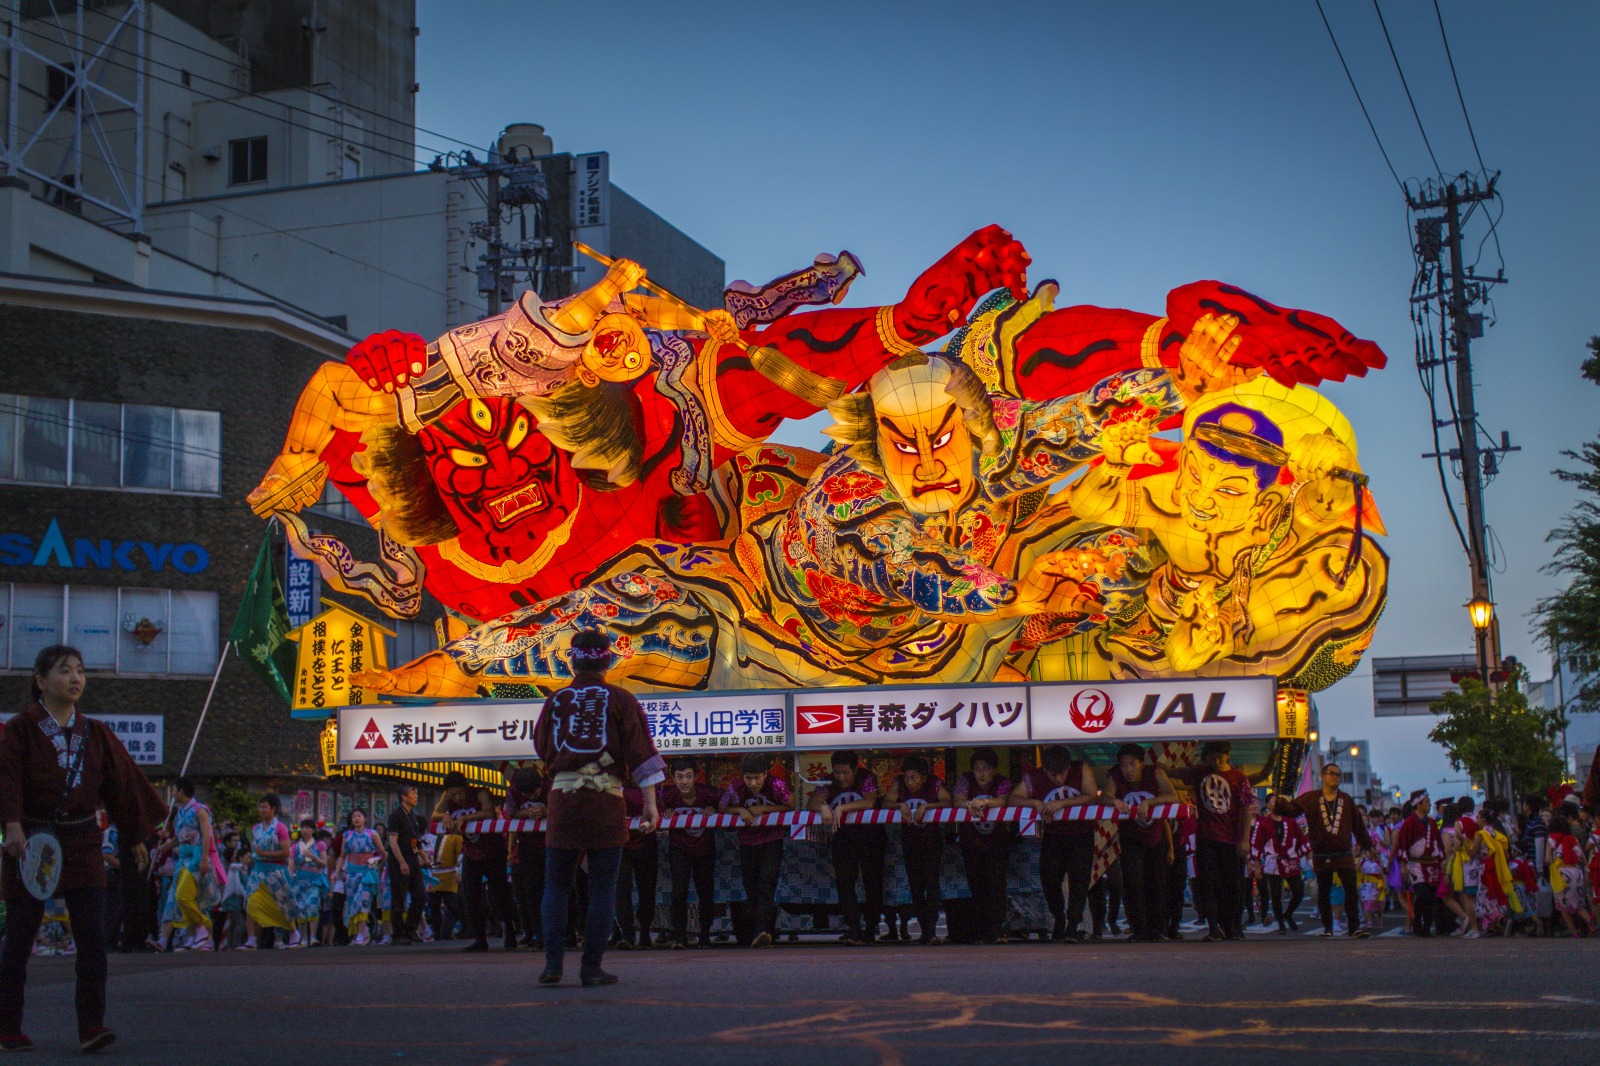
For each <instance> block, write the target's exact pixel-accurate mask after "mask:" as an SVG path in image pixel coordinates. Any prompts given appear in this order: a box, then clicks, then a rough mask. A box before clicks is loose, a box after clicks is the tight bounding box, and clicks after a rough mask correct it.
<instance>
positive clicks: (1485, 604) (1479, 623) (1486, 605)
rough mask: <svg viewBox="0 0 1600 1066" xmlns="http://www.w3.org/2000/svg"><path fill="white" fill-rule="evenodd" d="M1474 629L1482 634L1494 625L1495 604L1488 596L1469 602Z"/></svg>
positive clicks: (1469, 613) (1468, 611) (1468, 610)
mask: <svg viewBox="0 0 1600 1066" xmlns="http://www.w3.org/2000/svg"><path fill="white" fill-rule="evenodd" d="M1467 615H1468V617H1470V618H1471V619H1472V628H1473V629H1476V630H1477V631H1478V632H1480V633H1482V632H1484V631H1485V630H1487V629H1488V628H1489V627H1490V626H1491V625H1493V624H1494V603H1493V602H1492V601H1491V600H1490V599H1489V598H1488V597H1487V596H1474V597H1472V599H1471V600H1469V601H1468V602H1467Z"/></svg>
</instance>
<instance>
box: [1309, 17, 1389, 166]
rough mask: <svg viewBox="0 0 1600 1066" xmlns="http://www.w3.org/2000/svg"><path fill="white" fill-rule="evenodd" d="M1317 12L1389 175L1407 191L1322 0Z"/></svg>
mask: <svg viewBox="0 0 1600 1066" xmlns="http://www.w3.org/2000/svg"><path fill="white" fill-rule="evenodd" d="M1315 3H1316V5H1317V14H1319V15H1321V16H1322V25H1323V26H1324V27H1325V28H1326V29H1327V31H1328V40H1329V41H1331V42H1332V43H1333V52H1334V55H1337V56H1338V57H1339V65H1340V66H1341V67H1343V68H1344V76H1345V79H1346V80H1348V81H1349V82H1350V91H1351V92H1353V93H1355V94H1356V106H1358V107H1360V108H1361V117H1362V118H1364V119H1366V120H1367V129H1369V130H1371V131H1372V139H1373V140H1374V141H1375V142H1377V145H1378V152H1379V154H1380V155H1382V156H1383V163H1384V166H1386V167H1388V168H1389V176H1390V177H1392V178H1393V179H1394V183H1395V184H1396V185H1398V186H1400V191H1401V192H1405V191H1406V183H1405V182H1403V181H1401V180H1400V175H1399V174H1398V173H1397V172H1396V171H1395V169H1394V164H1393V163H1392V162H1390V161H1389V153H1388V151H1387V150H1386V149H1385V148H1384V147H1383V138H1382V137H1379V136H1378V127H1377V126H1374V125H1373V124H1372V115H1371V114H1370V113H1368V111H1367V104H1366V101H1364V100H1362V99H1361V90H1360V89H1358V88H1356V79H1355V76H1354V75H1352V74H1351V73H1350V64H1349V63H1346V62H1345V61H1344V50H1343V49H1341V48H1340V47H1339V39H1338V38H1337V37H1335V36H1334V35H1333V26H1331V25H1330V24H1329V23H1328V13H1327V12H1326V11H1324V10H1322V0H1315Z"/></svg>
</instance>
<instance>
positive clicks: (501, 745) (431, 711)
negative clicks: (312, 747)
mask: <svg viewBox="0 0 1600 1066" xmlns="http://www.w3.org/2000/svg"><path fill="white" fill-rule="evenodd" d="M543 707H544V702H543V701H542V700H540V701H533V700H475V701H471V702H464V703H434V704H413V705H395V704H383V705H380V706H345V707H340V708H339V749H338V750H339V761H340V762H341V763H392V762H445V761H450V762H465V761H472V760H479V761H499V760H501V759H531V758H533V724H534V722H536V721H537V720H538V718H539V711H540V710H541V709H542V708H543Z"/></svg>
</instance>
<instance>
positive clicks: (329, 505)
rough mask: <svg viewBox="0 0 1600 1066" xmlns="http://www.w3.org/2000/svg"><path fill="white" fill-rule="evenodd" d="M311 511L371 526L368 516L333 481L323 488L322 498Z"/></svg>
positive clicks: (313, 505) (312, 506)
mask: <svg viewBox="0 0 1600 1066" xmlns="http://www.w3.org/2000/svg"><path fill="white" fill-rule="evenodd" d="M310 510H312V511H315V512H316V513H317V514H323V515H327V516H328V517H329V518H338V519H341V520H342V521H345V522H357V523H359V524H361V525H363V526H364V525H368V524H369V523H368V522H367V518H366V516H365V515H363V514H362V513H361V512H360V510H358V509H357V508H356V505H355V504H353V503H351V502H350V501H349V500H347V499H345V495H344V493H342V492H340V491H339V490H338V489H336V488H334V485H333V482H331V481H330V482H328V483H327V484H326V485H323V486H322V498H321V499H319V500H317V502H316V503H314V504H312V505H311V507H310Z"/></svg>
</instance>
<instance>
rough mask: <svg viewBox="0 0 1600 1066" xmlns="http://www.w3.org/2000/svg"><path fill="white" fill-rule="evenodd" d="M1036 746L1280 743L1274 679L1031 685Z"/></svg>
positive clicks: (1199, 679)
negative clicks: (1269, 739)
mask: <svg viewBox="0 0 1600 1066" xmlns="http://www.w3.org/2000/svg"><path fill="white" fill-rule="evenodd" d="M1028 692H1029V700H1030V702H1031V704H1032V714H1033V736H1032V739H1033V740H1034V741H1035V742H1044V743H1048V742H1050V741H1073V740H1084V739H1087V738H1089V737H1093V738H1094V739H1095V740H1097V741H1123V740H1135V741H1157V740H1204V739H1208V738H1224V737H1252V736H1258V737H1259V736H1273V735H1275V733H1276V730H1277V725H1278V708H1277V683H1276V682H1275V681H1274V680H1273V679H1272V678H1270V677H1246V678H1204V677H1195V678H1185V679H1179V680H1174V681H1125V682H1118V681H1107V682H1099V683H1096V684H1094V685H1081V684H1077V685H1075V684H1070V683H1068V684H1054V685H1052V684H1034V685H1030V686H1028Z"/></svg>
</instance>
